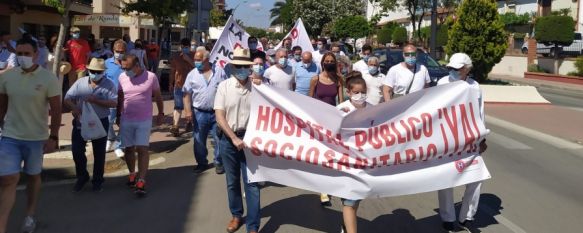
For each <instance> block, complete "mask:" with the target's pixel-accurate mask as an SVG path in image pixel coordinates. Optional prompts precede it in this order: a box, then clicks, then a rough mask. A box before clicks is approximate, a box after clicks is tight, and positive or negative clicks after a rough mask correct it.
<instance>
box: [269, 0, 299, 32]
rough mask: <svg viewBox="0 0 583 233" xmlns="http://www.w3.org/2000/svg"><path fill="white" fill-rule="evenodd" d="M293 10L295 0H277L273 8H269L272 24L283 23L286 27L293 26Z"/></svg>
mask: <svg viewBox="0 0 583 233" xmlns="http://www.w3.org/2000/svg"><path fill="white" fill-rule="evenodd" d="M292 10H293V0H285V1H283V0H280V1H277V2H275V3H274V4H273V8H272V9H271V10H269V13H270V17H271V26H276V25H283V28H285V29H287V28H290V27H292V26H293V24H294V18H293V15H292Z"/></svg>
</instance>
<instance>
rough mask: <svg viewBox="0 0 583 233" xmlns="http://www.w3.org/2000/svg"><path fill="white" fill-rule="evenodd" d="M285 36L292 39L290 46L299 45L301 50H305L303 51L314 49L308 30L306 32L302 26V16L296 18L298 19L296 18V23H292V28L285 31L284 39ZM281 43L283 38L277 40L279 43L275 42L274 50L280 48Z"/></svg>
mask: <svg viewBox="0 0 583 233" xmlns="http://www.w3.org/2000/svg"><path fill="white" fill-rule="evenodd" d="M285 38H291V39H292V44H291V48H293V47H295V46H300V47H302V52H305V51H309V52H313V51H314V47H312V42H311V41H310V36H309V35H308V32H306V27H304V23H303V22H302V18H298V20H296V24H295V25H294V27H293V28H292V30H291V31H289V32H288V33H287V35H285V37H284V39H285ZM282 44H283V40H281V41H280V42H279V44H277V46H275V50H277V49H278V48H280V47H281V46H282Z"/></svg>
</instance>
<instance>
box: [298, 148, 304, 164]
mask: <svg viewBox="0 0 583 233" xmlns="http://www.w3.org/2000/svg"><path fill="white" fill-rule="evenodd" d="M303 151H304V146H300V148H299V149H298V153H297V154H296V160H297V161H302V152H303Z"/></svg>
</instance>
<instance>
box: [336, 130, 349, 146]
mask: <svg viewBox="0 0 583 233" xmlns="http://www.w3.org/2000/svg"><path fill="white" fill-rule="evenodd" d="M336 140H337V141H338V144H340V146H342V147H343V148H344V149H346V150H348V149H349V148H348V146H347V145H344V141H342V134H336Z"/></svg>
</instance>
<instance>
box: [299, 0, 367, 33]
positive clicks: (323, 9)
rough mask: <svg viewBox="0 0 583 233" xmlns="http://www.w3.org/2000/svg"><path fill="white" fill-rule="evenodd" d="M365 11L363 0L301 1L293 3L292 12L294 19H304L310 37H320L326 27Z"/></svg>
mask: <svg viewBox="0 0 583 233" xmlns="http://www.w3.org/2000/svg"><path fill="white" fill-rule="evenodd" d="M363 9H364V5H363V1H361V0H301V1H293V11H292V12H293V18H294V19H297V18H302V21H304V26H305V27H306V30H307V31H308V33H309V34H310V35H312V36H319V35H321V33H322V29H323V28H324V25H326V24H328V23H330V22H332V21H335V20H336V19H340V18H343V17H346V16H354V15H362V14H363V13H364V11H363ZM367 24H368V23H367ZM332 28H333V27H332Z"/></svg>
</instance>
